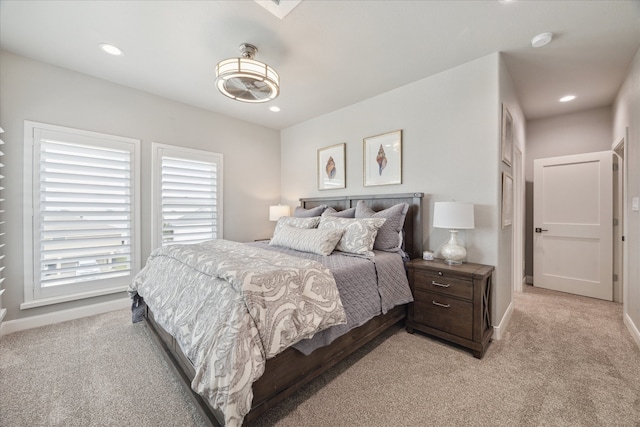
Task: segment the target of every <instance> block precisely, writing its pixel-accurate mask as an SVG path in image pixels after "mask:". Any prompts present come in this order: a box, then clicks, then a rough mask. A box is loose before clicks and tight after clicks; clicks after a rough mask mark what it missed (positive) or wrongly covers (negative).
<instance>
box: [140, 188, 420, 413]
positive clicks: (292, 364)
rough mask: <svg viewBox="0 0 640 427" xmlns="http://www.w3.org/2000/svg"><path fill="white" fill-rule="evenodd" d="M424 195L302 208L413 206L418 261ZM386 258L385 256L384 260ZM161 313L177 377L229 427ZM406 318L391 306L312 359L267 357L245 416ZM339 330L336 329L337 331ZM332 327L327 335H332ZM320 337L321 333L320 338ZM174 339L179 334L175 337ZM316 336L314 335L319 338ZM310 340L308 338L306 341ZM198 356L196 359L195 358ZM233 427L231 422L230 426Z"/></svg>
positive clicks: (162, 341)
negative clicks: (200, 387)
mask: <svg viewBox="0 0 640 427" xmlns="http://www.w3.org/2000/svg"><path fill="white" fill-rule="evenodd" d="M422 199H423V194H422V193H404V194H395V195H368V196H340V197H319V198H304V199H300V206H301V207H302V208H303V209H307V210H311V209H313V208H317V207H319V206H330V207H331V208H333V209H335V210H336V211H344V210H346V209H349V208H354V207H355V206H356V205H357V204H358V202H361V203H365V204H366V205H367V206H368V207H369V208H370V209H372V210H373V211H376V212H377V211H381V210H385V209H388V208H391V207H392V206H395V205H397V204H400V203H406V204H407V206H408V209H407V212H406V216H405V221H404V225H403V229H402V241H403V249H404V252H406V254H407V255H408V256H409V257H410V258H416V257H419V256H421V254H422V229H423V227H422ZM265 244H266V243H260V242H256V243H250V244H249V245H248V246H257V247H259V246H260V245H265ZM380 259H382V258H380ZM161 315H162V313H160V314H158V313H154V312H153V311H152V310H151V309H150V308H148V307H147V308H146V313H145V320H146V323H147V324H148V325H149V327H150V329H151V331H153V336H154V337H155V338H156V341H157V343H158V345H159V347H160V348H161V350H162V351H163V354H164V355H165V356H166V358H167V360H168V361H169V362H170V364H171V366H172V367H173V368H174V369H175V372H176V374H177V375H178V376H179V378H181V379H182V381H183V383H184V384H185V385H186V388H187V389H188V390H189V393H190V395H191V397H192V398H193V399H194V402H195V403H196V405H197V407H198V409H199V410H200V412H201V414H202V415H203V416H204V417H205V419H207V420H208V421H209V422H210V423H211V424H212V425H224V424H225V414H224V413H222V412H221V411H220V410H218V409H217V408H214V407H212V405H210V404H209V401H208V399H205V398H203V397H202V396H201V395H199V394H198V393H196V392H195V391H193V390H192V389H191V384H192V382H193V380H194V377H195V376H196V375H197V372H196V369H195V368H194V365H193V364H192V362H191V361H190V358H189V357H187V356H186V355H185V354H184V352H183V350H182V349H181V346H180V345H178V343H177V341H176V339H175V338H174V337H173V336H172V335H171V334H169V333H168V332H167V331H165V330H164V329H163V328H162V327H161V326H160V325H159V324H158V323H159V322H158V321H157V319H158V318H159V316H161ZM405 316H406V304H401V305H396V306H393V307H389V309H388V310H383V312H382V314H380V315H377V316H375V317H373V318H371V319H370V320H368V321H366V323H364V324H361V325H360V326H357V327H355V328H353V329H351V330H349V331H348V332H347V333H345V334H343V335H340V336H338V337H337V338H335V337H333V336H332V337H331V338H330V339H329V341H330V344H329V345H325V346H321V347H319V348H315V347H313V348H312V352H311V353H310V354H309V355H305V354H304V353H303V352H302V350H300V349H298V348H294V347H289V348H287V349H285V350H284V351H281V352H279V353H278V354H277V355H276V356H275V357H273V358H268V359H267V360H266V363H265V366H264V372H263V373H262V374H261V376H260V377H259V378H258V379H257V380H256V381H255V382H253V385H252V392H253V397H252V401H251V406H250V408H251V410H250V411H249V412H248V414H247V415H246V416H245V417H244V421H245V422H247V423H250V422H251V421H252V420H255V419H257V418H258V417H259V416H260V415H261V414H263V413H264V412H266V411H268V410H269V409H271V408H272V407H274V406H275V405H277V404H278V403H279V402H281V401H282V400H283V399H286V398H287V397H289V396H291V395H292V394H293V393H295V392H296V391H297V390H299V389H300V388H301V387H303V386H304V385H305V384H307V383H309V382H310V381H312V380H313V379H314V378H316V377H317V376H318V375H320V374H322V373H323V372H324V371H326V370H327V369H329V368H331V367H332V366H334V365H335V364H336V363H338V362H340V361H341V360H343V359H344V358H345V357H347V356H348V355H350V354H351V353H353V352H354V351H355V350H357V349H358V348H360V347H361V346H363V345H364V344H366V343H367V342H369V341H371V340H372V339H373V338H375V337H376V336H378V335H379V334H381V333H382V332H384V331H385V330H387V329H388V328H390V327H391V326H393V325H395V324H396V323H398V322H400V321H402V320H403V319H404V318H405ZM337 327H340V325H338V326H334V328H337ZM330 329H331V328H329V329H328V330H324V331H322V333H325V332H328V333H330ZM320 334H321V333H319V334H317V335H320ZM174 335H175V334H174ZM315 338H317V337H314V339H315ZM303 341H305V340H303ZM296 346H298V347H301V346H302V348H303V349H304V342H299V343H297V344H296ZM192 358H193V356H192ZM228 424H230V423H228Z"/></svg>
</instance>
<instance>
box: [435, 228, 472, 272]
mask: <svg viewBox="0 0 640 427" xmlns="http://www.w3.org/2000/svg"><path fill="white" fill-rule="evenodd" d="M449 231H450V232H451V238H450V239H449V241H448V242H447V243H445V244H444V246H442V249H441V250H440V253H441V254H442V257H443V258H444V261H445V262H446V263H447V264H449V265H460V264H462V261H464V259H465V258H466V257H467V250H466V249H465V248H464V246H461V245H460V243H459V242H458V230H449Z"/></svg>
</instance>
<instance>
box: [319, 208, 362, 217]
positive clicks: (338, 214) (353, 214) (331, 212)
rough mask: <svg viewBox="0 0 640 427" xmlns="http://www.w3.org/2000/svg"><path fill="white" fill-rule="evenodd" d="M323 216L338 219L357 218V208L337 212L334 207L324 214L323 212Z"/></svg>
mask: <svg viewBox="0 0 640 427" xmlns="http://www.w3.org/2000/svg"><path fill="white" fill-rule="evenodd" d="M322 216H332V217H336V218H355V217H356V208H349V209H345V210H342V211H337V210H335V209H333V208H332V207H328V208H327V209H326V210H325V211H324V212H322Z"/></svg>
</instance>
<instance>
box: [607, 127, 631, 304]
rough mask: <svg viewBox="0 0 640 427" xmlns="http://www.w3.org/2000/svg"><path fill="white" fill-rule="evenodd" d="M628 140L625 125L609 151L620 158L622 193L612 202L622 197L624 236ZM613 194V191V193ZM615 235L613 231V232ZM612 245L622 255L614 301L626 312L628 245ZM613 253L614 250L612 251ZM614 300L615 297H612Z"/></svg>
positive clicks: (624, 233)
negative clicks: (619, 296)
mask: <svg viewBox="0 0 640 427" xmlns="http://www.w3.org/2000/svg"><path fill="white" fill-rule="evenodd" d="M628 140H629V127H628V126H627V127H626V129H625V136H624V137H622V138H620V139H618V140H616V141H613V143H612V144H611V151H612V152H613V153H614V155H617V156H618V157H619V158H620V161H619V162H618V164H619V165H621V166H619V169H618V171H617V175H618V179H620V178H622V194H618V197H617V198H618V200H615V199H614V203H619V199H620V198H622V203H621V204H622V206H621V212H622V224H621V226H622V230H621V233H620V235H621V236H625V235H626V233H627V230H628V225H627V221H628V215H627V208H628V207H629V206H628V195H629V193H628V189H627V187H628V181H627V174H628V163H629V155H628V146H627V141H628ZM621 153H622V155H621ZM614 194H615V193H614ZM618 206H620V204H618ZM614 236H615V233H614ZM613 244H614V245H616V246H618V248H619V251H618V253H619V254H620V255H622V260H621V261H622V265H621V268H620V272H621V276H622V280H621V282H622V301H616V302H621V303H622V306H623V312H624V313H625V314H626V310H627V305H626V301H627V277H628V276H629V270H628V269H629V266H628V261H627V260H628V259H629V258H628V257H629V253H628V245H625V244H624V242H623V241H622V240H621V239H620V240H618V241H615V242H614V243H613ZM614 254H615V251H614ZM615 264H616V260H615V259H614V260H613V265H614V267H615ZM614 297H615V284H614ZM614 301H615V298H614Z"/></svg>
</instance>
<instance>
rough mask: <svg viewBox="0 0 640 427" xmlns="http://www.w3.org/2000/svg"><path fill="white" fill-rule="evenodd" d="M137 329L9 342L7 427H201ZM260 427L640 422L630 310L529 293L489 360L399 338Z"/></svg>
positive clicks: (518, 302) (639, 373)
mask: <svg viewBox="0 0 640 427" xmlns="http://www.w3.org/2000/svg"><path fill="white" fill-rule="evenodd" d="M129 319H130V317H129V313H128V312H126V311H119V312H114V313H108V314H104V315H99V316H95V317H92V318H88V319H81V320H77V321H72V322H66V323H63V324H58V325H51V326H48V327H45V328H39V329H33V330H29V331H23V332H19V333H15V334H11V335H8V336H5V337H3V338H2V340H1V341H0V393H1V397H0V425H1V426H11V427H13V426H200V425H203V424H202V423H203V422H202V420H201V419H200V418H199V415H198V414H197V412H196V410H195V409H194V407H193V406H192V404H191V402H190V401H189V399H188V398H187V396H186V395H185V394H184V392H183V391H182V390H181V387H180V385H179V384H178V382H177V381H176V380H175V378H174V377H173V376H172V374H171V372H170V370H169V368H168V366H167V365H166V363H165V362H164V360H163V359H162V357H161V355H160V354H159V353H158V352H157V350H155V348H154V347H153V343H152V342H151V338H150V336H149V335H148V332H147V330H146V327H145V326H143V325H141V324H138V325H132V324H130V322H129ZM255 425H257V426H272V425H276V426H296V427H298V426H461V425H464V426H514V425H516V426H517V425H521V426H640V350H639V349H638V347H637V346H636V344H635V343H634V341H633V339H632V338H631V336H630V335H629V332H628V331H627V329H626V327H625V326H624V325H623V322H622V306H621V305H619V304H614V303H608V302H604V301H598V300H594V299H590V298H582V297H575V296H570V295H566V294H562V293H557V292H551V291H545V290H540V289H537V288H532V287H527V288H526V289H525V292H524V293H522V294H517V295H516V298H515V311H514V313H513V317H512V319H511V323H510V325H509V328H508V330H507V333H506V337H505V339H504V340H501V341H494V342H493V343H492V344H491V346H490V347H489V349H488V350H487V353H486V355H485V357H484V359H482V360H477V359H475V358H473V357H472V356H471V354H470V353H468V352H466V351H464V350H461V349H459V348H456V347H453V346H451V345H449V344H445V343H443V342H440V341H436V340H433V339H431V338H429V337H427V336H425V335H421V334H418V333H416V334H415V335H410V334H408V333H406V332H405V331H404V330H403V329H401V328H395V329H394V330H392V331H389V332H388V333H387V334H385V336H384V337H382V338H380V339H378V340H376V341H375V342H373V343H371V344H370V345H367V346H365V348H363V349H362V350H360V351H358V352H357V353H356V354H354V355H353V356H352V357H350V358H349V359H348V360H346V361H345V362H343V363H341V364H340V365H338V366H337V367H335V368H334V369H332V370H330V371H329V372H328V373H326V374H325V375H323V376H321V377H320V378H319V379H318V380H317V381H314V382H313V383H312V384H311V385H310V386H308V387H307V388H306V389H304V390H303V391H301V392H300V393H298V394H297V395H296V396H294V397H293V398H291V399H289V400H287V401H286V402H284V403H283V404H281V405H280V406H278V407H276V408H275V409H274V410H272V411H271V412H270V413H268V414H267V415H266V416H265V417H263V418H262V419H261V420H260V421H259V422H258V423H255Z"/></svg>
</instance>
